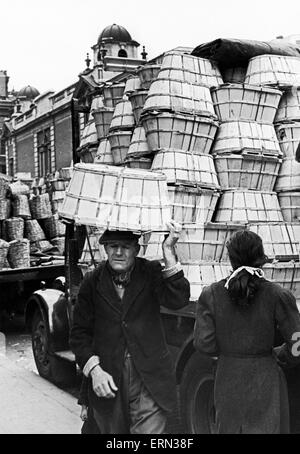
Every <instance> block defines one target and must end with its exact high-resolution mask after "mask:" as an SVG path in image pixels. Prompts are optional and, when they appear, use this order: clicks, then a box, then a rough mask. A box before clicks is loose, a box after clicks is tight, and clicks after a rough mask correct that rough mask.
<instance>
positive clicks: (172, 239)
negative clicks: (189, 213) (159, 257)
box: [163, 220, 182, 249]
mask: <svg viewBox="0 0 300 454" xmlns="http://www.w3.org/2000/svg"><path fill="white" fill-rule="evenodd" d="M167 227H168V229H169V230H170V233H169V235H168V236H167V237H166V239H165V240H164V242H163V248H170V249H171V248H173V247H174V246H175V244H176V243H177V241H178V238H179V237H180V234H181V231H182V226H181V224H179V223H178V222H176V221H174V220H171V221H170V222H168V224H167Z"/></svg>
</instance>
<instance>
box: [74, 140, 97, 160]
mask: <svg viewBox="0 0 300 454" xmlns="http://www.w3.org/2000/svg"><path fill="white" fill-rule="evenodd" d="M97 149H98V144H95V145H85V146H84V147H79V148H77V155H78V156H79V157H80V161H81V162H85V163H86V164H92V163H93V162H94V159H95V157H96V154H97Z"/></svg>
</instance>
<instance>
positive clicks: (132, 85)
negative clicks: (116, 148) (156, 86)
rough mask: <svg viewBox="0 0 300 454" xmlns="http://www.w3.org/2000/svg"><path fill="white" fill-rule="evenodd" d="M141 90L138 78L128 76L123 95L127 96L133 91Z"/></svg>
mask: <svg viewBox="0 0 300 454" xmlns="http://www.w3.org/2000/svg"><path fill="white" fill-rule="evenodd" d="M140 88H141V81H140V78H139V77H138V76H130V77H128V79H127V80H126V84H125V90H124V95H127V96H128V95H129V94H130V93H132V92H133V91H135V90H139V89H140Z"/></svg>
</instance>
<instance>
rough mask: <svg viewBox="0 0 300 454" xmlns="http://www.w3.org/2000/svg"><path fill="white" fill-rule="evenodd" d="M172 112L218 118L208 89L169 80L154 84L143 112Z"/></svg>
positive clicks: (158, 81)
mask: <svg viewBox="0 0 300 454" xmlns="http://www.w3.org/2000/svg"><path fill="white" fill-rule="evenodd" d="M149 110H171V111H173V112H183V113H190V114H193V115H201V116H206V117H214V118H216V114H215V111H214V106H213V102H212V98H211V94H210V91H209V88H208V87H203V86H201V85H195V84H189V83H188V82H182V81H178V80H173V79H169V78H165V79H157V80H155V81H154V82H152V84H151V87H150V89H149V93H148V96H147V98H146V101H145V105H144V109H143V112H147V111H149Z"/></svg>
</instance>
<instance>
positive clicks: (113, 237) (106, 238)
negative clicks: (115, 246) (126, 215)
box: [99, 230, 141, 244]
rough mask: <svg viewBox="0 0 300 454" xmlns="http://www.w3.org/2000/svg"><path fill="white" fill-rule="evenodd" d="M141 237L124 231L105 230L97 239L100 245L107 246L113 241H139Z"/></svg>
mask: <svg viewBox="0 0 300 454" xmlns="http://www.w3.org/2000/svg"><path fill="white" fill-rule="evenodd" d="M140 236H141V235H136V234H134V233H133V232H129V231H126V230H105V232H104V233H103V235H101V237H100V239H99V243H100V244H107V243H111V242H114V241H136V242H138V241H139V238H140Z"/></svg>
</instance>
